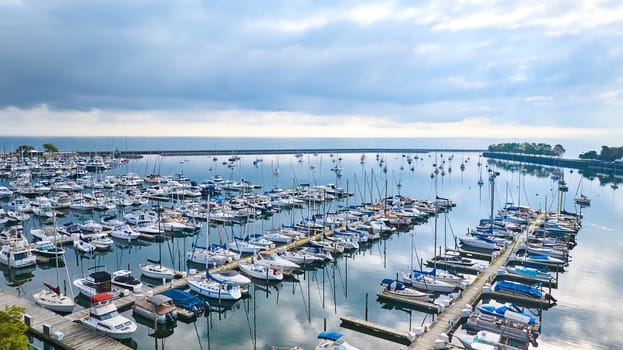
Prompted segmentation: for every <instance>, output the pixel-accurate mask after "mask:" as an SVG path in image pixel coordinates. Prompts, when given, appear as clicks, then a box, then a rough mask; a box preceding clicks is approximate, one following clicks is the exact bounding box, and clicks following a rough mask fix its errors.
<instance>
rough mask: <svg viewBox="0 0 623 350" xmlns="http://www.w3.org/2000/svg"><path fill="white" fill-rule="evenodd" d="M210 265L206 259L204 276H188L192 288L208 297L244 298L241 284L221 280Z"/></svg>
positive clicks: (208, 235)
mask: <svg viewBox="0 0 623 350" xmlns="http://www.w3.org/2000/svg"><path fill="white" fill-rule="evenodd" d="M206 226H207V227H206V247H209V246H210V196H208V213H207V218H206ZM209 269H210V266H209V264H208V262H207V260H206V273H205V276H204V277H201V276H195V277H193V278H188V279H187V282H188V287H190V290H192V291H194V292H196V293H199V294H201V295H203V296H205V297H208V298H214V299H220V300H238V299H240V298H242V291H241V289H240V286H237V285H233V284H232V283H230V282H228V281H227V280H221V279H218V278H216V277H214V276H213V275H211V274H210V270H209Z"/></svg>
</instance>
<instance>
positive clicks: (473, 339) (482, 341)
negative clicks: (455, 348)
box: [456, 330, 522, 350]
mask: <svg viewBox="0 0 623 350" xmlns="http://www.w3.org/2000/svg"><path fill="white" fill-rule="evenodd" d="M456 337H457V339H459V341H460V342H461V344H462V345H463V347H465V349H466V350H483V349H491V350H496V349H499V350H520V349H522V348H520V347H515V346H512V345H510V343H511V341H510V339H508V337H505V336H504V337H503V336H502V335H501V334H500V333H495V332H491V331H484V330H481V331H478V333H476V334H474V335H469V334H461V335H457V336H456Z"/></svg>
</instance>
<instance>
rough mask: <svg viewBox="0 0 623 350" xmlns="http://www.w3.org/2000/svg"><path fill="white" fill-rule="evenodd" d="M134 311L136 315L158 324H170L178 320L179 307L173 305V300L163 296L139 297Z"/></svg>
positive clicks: (135, 302)
mask: <svg viewBox="0 0 623 350" xmlns="http://www.w3.org/2000/svg"><path fill="white" fill-rule="evenodd" d="M133 310H134V313H136V314H138V315H141V316H143V317H145V318H147V319H149V320H152V321H155V322H157V323H169V322H173V321H175V320H176V319H177V307H176V306H175V305H173V300H172V299H171V298H169V297H168V296H166V295H162V294H156V295H152V296H150V297H144V296H142V295H139V296H137V298H136V300H135V301H134V306H133Z"/></svg>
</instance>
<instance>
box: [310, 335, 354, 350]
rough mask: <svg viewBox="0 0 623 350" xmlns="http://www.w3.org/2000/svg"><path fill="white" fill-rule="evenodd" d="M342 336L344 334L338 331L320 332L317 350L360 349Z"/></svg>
mask: <svg viewBox="0 0 623 350" xmlns="http://www.w3.org/2000/svg"><path fill="white" fill-rule="evenodd" d="M341 337H342V334H341V333H338V332H320V334H318V339H320V341H319V342H318V344H317V345H316V348H315V350H359V348H357V347H354V346H352V345H350V344H349V343H347V342H346V341H344V340H342V339H340V338H341Z"/></svg>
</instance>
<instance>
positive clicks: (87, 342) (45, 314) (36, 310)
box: [0, 290, 131, 350]
mask: <svg viewBox="0 0 623 350" xmlns="http://www.w3.org/2000/svg"><path fill="white" fill-rule="evenodd" d="M11 305H17V306H21V307H23V308H25V309H26V311H25V312H24V313H25V314H26V315H29V316H30V317H31V319H30V326H29V327H28V330H29V332H31V333H32V334H34V335H36V336H37V337H40V338H42V339H45V341H46V342H49V343H51V344H53V345H54V347H56V348H60V349H69V350H73V349H76V350H81V349H84V350H91V349H106V350H130V349H131V348H130V347H128V346H125V345H123V344H121V343H120V342H118V341H116V340H114V339H112V338H109V337H106V336H104V335H101V334H98V333H97V332H94V331H91V330H89V329H87V328H85V327H83V326H81V325H80V324H78V323H77V322H74V321H73V320H72V319H71V318H67V317H63V316H60V315H58V314H56V313H54V312H52V311H49V310H47V309H44V308H42V307H40V306H39V305H37V304H35V303H33V302H32V301H30V300H27V299H25V298H21V297H19V296H17V295H15V294H12V293H8V292H5V291H3V290H0V308H1V309H4V307H6V306H11ZM44 324H46V325H48V326H50V332H49V335H46V334H44V330H43V325H44ZM55 332H62V333H63V337H62V339H61V340H58V339H55V338H54V333H55Z"/></svg>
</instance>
